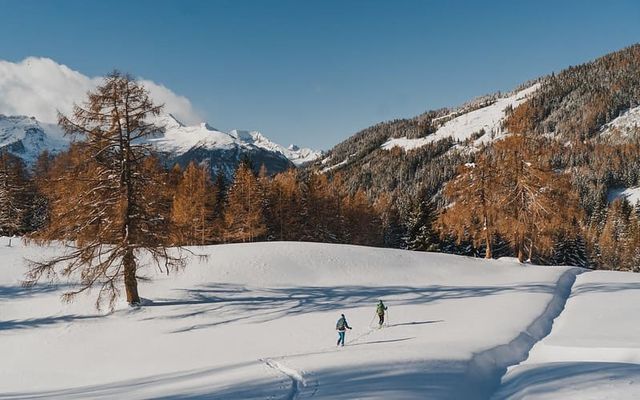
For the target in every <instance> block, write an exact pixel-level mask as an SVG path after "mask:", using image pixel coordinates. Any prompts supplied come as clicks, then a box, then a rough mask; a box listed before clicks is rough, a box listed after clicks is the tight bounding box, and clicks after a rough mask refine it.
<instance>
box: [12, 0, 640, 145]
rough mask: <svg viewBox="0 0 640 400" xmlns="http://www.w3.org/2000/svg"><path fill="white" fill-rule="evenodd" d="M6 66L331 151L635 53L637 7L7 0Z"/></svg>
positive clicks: (639, 26)
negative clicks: (395, 125) (180, 107)
mask: <svg viewBox="0 0 640 400" xmlns="http://www.w3.org/2000/svg"><path fill="white" fill-rule="evenodd" d="M0 15H1V23H0V59H3V60H9V61H14V62H16V61H20V60H22V59H24V58H25V57H28V56H41V57H50V58H52V59H54V60H55V61H57V62H59V63H62V64H65V65H67V66H69V67H70V68H72V69H75V70H78V71H80V72H82V73H83V74H86V75H89V76H97V75H102V74H105V73H107V72H109V71H110V70H112V69H113V68H118V69H120V70H123V71H127V72H130V73H132V74H134V75H136V76H141V77H144V78H146V79H151V80H153V81H155V82H158V83H162V84H164V85H166V86H167V87H168V88H170V89H172V90H173V91H175V92H176V93H178V94H181V95H184V96H186V97H188V98H189V99H190V100H191V101H192V103H193V105H194V106H195V107H196V109H197V110H198V111H199V113H200V114H201V115H202V116H203V117H204V118H205V119H207V120H208V121H209V122H210V123H211V124H212V125H213V126H216V127H217V128H219V129H223V130H228V129H233V128H239V129H258V130H261V131H262V132H263V133H264V134H265V135H267V136H268V137H270V138H272V139H273V140H275V141H277V142H279V143H282V144H285V145H286V144H289V143H297V144H299V145H303V146H310V147H314V148H322V149H328V148H330V147H331V146H332V145H334V144H336V143H338V142H340V141H341V140H343V139H345V138H347V137H348V136H350V135H352V134H353V133H355V132H356V131H358V130H360V129H362V128H365V127H367V126H369V125H372V124H374V123H377V122H380V121H383V120H388V119H393V118H401V117H411V116H414V115H417V114H419V113H421V112H423V111H426V110H428V109H435V108H440V107H443V106H455V105H458V104H460V103H463V102H465V101H467V100H469V99H471V98H473V97H475V96H479V95H482V94H485V93H489V92H494V91H497V90H510V89H512V88H513V87H514V86H516V85H518V84H520V83H522V82H524V81H526V80H528V79H531V78H535V77H537V76H539V75H543V74H547V73H550V72H552V71H558V70H560V69H562V68H564V67H567V66H569V65H575V64H579V63H582V62H585V61H588V60H590V59H593V58H595V57H598V56H600V55H602V54H605V53H607V52H610V51H613V50H617V49H620V48H623V47H625V46H628V45H631V44H633V43H636V42H640V2H638V1H607V2H605V1H599V2H596V1H577V0H576V1H526V2H525V1H513V0H512V1H439V2H436V1H427V0H424V1H408V0H407V1H266V0H265V1H259V0H256V1H242V0H233V1H231V0H229V1H226V0H225V1H223V0H220V1H215V0H212V1H188V0H182V1H161V0H153V1H151V0H138V1H101V2H98V1H64V0H60V1H31V0H16V1H13V0H0Z"/></svg>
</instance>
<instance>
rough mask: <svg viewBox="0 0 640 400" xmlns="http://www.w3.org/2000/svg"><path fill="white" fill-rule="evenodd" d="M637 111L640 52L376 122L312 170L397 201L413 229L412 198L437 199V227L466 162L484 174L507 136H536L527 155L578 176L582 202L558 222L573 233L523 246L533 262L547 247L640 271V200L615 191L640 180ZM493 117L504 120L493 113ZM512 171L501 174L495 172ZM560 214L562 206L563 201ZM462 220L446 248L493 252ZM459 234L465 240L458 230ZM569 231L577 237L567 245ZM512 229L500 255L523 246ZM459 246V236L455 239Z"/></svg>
mask: <svg viewBox="0 0 640 400" xmlns="http://www.w3.org/2000/svg"><path fill="white" fill-rule="evenodd" d="M527 88H529V89H527ZM519 94H522V95H521V96H519ZM510 96H511V97H510ZM510 98H511V99H513V100H512V101H511V103H509V101H508V100H509V99H510ZM504 104H506V106H504V107H503V108H501V109H495V108H496V107H497V106H500V107H502V105H504ZM639 104H640V45H634V46H631V47H629V48H626V49H623V50H621V51H618V52H615V53H612V54H609V55H606V56H604V57H602V58H599V59H597V60H594V61H592V62H588V63H586V64H583V65H580V66H575V67H569V68H568V69H566V70H563V71H561V72H559V73H557V74H552V75H549V76H545V77H541V78H539V79H537V80H535V81H530V82H527V83H524V84H522V85H521V86H519V87H518V88H516V89H515V90H514V91H513V92H511V93H507V94H502V93H496V94H493V95H489V96H483V97H481V98H478V99H476V100H474V101H471V102H469V103H468V104H465V105H463V106H461V107H459V108H453V109H441V110H437V111H429V112H426V113H424V114H422V115H420V116H417V117H415V118H410V119H402V120H394V121H389V122H384V123H380V124H377V125H375V126H372V127H370V128H367V129H365V130H363V131H361V132H359V133H357V134H355V135H354V136H352V137H351V138H349V139H347V140H345V141H344V142H342V143H340V144H338V145H337V146H336V147H334V148H333V149H332V150H331V151H329V152H328V154H327V155H326V158H325V159H324V160H322V162H318V163H316V165H315V168H316V170H317V171H322V172H323V173H325V174H328V175H329V176H331V175H333V174H337V173H339V174H340V175H341V179H342V180H343V181H344V183H345V185H346V187H347V188H348V189H349V190H351V191H355V190H358V189H364V190H366V191H367V194H368V195H369V196H370V198H372V199H375V198H378V197H379V196H390V197H391V198H392V199H393V200H392V202H391V204H392V205H393V206H395V209H396V210H397V212H398V213H399V219H400V221H401V222H400V225H402V226H405V227H406V226H407V225H409V224H408V221H409V220H410V219H411V217H410V214H411V212H409V211H408V209H407V207H406V204H407V202H408V201H407V200H406V198H410V199H411V198H412V199H415V198H416V196H417V197H424V199H423V201H427V202H433V203H435V205H434V208H437V211H435V212H434V217H433V218H431V219H434V218H435V216H437V215H441V214H442V210H444V209H445V207H447V205H448V204H449V203H448V201H449V200H451V196H450V197H449V199H447V197H446V196H444V190H443V189H444V188H445V185H446V184H447V183H448V182H453V181H452V180H453V178H454V177H456V176H459V175H461V174H463V172H464V168H465V167H464V166H465V165H467V166H468V165H474V166H475V165H476V164H477V163H478V161H479V160H480V159H481V158H484V157H486V156H487V155H488V154H493V153H494V149H493V148H494V147H495V145H496V144H497V143H499V142H501V141H502V138H504V137H506V136H508V135H513V134H517V135H523V136H526V137H527V138H528V139H527V141H528V143H529V144H528V146H529V147H531V148H530V149H529V150H531V149H532V148H533V147H535V148H536V149H537V150H536V151H535V153H536V155H535V158H536V160H538V161H540V163H539V166H540V167H543V168H544V169H548V170H550V171H554V173H556V174H557V177H560V176H563V177H564V176H566V177H568V178H569V181H570V182H569V185H570V186H568V189H567V190H568V192H569V193H570V194H572V195H575V196H576V197H577V201H578V202H579V214H578V215H576V216H575V219H576V220H575V221H574V222H572V225H573V226H572V227H567V226H566V224H567V221H562V222H561V221H556V222H555V223H557V224H562V225H564V226H557V227H555V228H554V227H547V228H550V229H551V231H550V232H546V233H545V235H544V236H545V237H544V238H543V237H538V239H540V240H539V241H538V242H539V244H538V245H532V244H531V243H528V244H525V247H527V248H528V250H529V251H530V255H531V256H532V257H533V258H534V261H535V258H536V257H535V253H536V252H535V251H531V250H532V249H531V247H541V248H540V249H539V250H540V251H539V252H538V253H539V255H538V261H541V262H542V261H545V262H557V263H565V262H566V263H573V264H580V265H589V266H592V267H602V268H614V269H618V268H621V269H634V270H635V269H637V268H638V267H637V265H638V264H639V262H640V259H638V256H637V255H635V253H636V250H635V249H636V247H637V245H638V241H637V240H638V239H637V237H638V236H639V235H640V232H638V215H637V210H636V209H635V208H634V207H633V206H635V204H624V203H625V199H619V200H616V199H615V198H613V197H612V196H610V193H611V191H612V190H613V189H616V188H632V187H635V186H638V185H639V184H640V180H639V173H638V171H639V167H640V144H639V140H638V135H637V133H639V132H640V130H638V125H639V124H638V119H637V118H635V115H636V113H635V111H637V107H638V105H639ZM492 107H493V108H494V110H491V108H492ZM496 111H500V112H501V115H498V116H496V115H493V116H492V114H491V113H492V112H493V113H494V114H495V112H496ZM492 118H493V119H492ZM621 131H622V132H624V133H623V134H621V133H620V132H621ZM506 150H507V151H508V149H506ZM541 160H544V161H541ZM530 163H531V162H529V164H530ZM543 164H544V165H543ZM461 168H462V169H461ZM491 168H502V167H501V166H500V165H499V164H498V165H497V166H496V165H494V166H493V167H491ZM467 169H468V168H467ZM508 172H510V171H507V170H494V171H492V173H494V174H497V175H501V174H502V175H505V174H506V175H509V174H508ZM500 179H503V178H500ZM503 180H504V179H503ZM470 185H471V184H470V183H469V182H468V183H467V185H466V186H465V185H460V187H458V190H459V191H460V193H464V191H465V190H468V189H469V187H470ZM490 185H491V186H488V187H487V191H488V192H499V185H500V183H499V182H491V183H490ZM452 186H453V185H452ZM540 189H541V190H543V188H542V187H541V188H540ZM453 197H456V196H453ZM493 201H494V204H495V205H496V210H495V213H496V218H498V219H503V218H501V216H504V215H505V214H506V213H505V212H504V211H505V204H506V203H508V202H509V200H508V199H505V198H500V197H499V196H498V198H494V199H493ZM612 201H613V202H612ZM413 203H414V204H415V203H420V201H413ZM555 206H557V207H561V208H562V207H564V204H563V203H562V202H559V203H558V204H556V205H555ZM414 212H415V211H414ZM427 219H429V218H427ZM403 221H404V222H403ZM457 223H458V224H459V225H460V226H459V227H456V229H453V228H451V229H446V228H443V227H442V226H440V235H436V236H438V238H437V241H439V242H440V243H439V246H438V247H440V249H441V250H445V251H452V252H457V253H465V254H486V245H487V244H486V242H482V241H477V240H476V239H474V237H476V236H477V235H476V234H475V233H474V232H473V230H474V229H473V228H472V226H473V225H474V222H473V221H471V220H466V221H458V222H457ZM434 227H435V226H434ZM459 229H462V232H464V234H463V235H457V234H455V231H459ZM477 229H480V230H485V229H486V227H485V226H480V227H479V228H477ZM567 231H572V232H573V233H571V234H570V235H569V236H570V239H567V238H566V235H567ZM503 233H504V232H498V231H496V232H494V233H493V234H492V237H491V240H490V242H491V243H493V244H494V245H495V246H496V248H498V249H500V251H506V252H507V254H512V255H516V254H515V253H516V252H517V250H516V248H517V247H518V246H516V245H515V243H510V244H511V246H504V244H505V243H504V235H503ZM405 236H406V232H405ZM536 236H540V234H537V235H536ZM454 238H457V239H458V240H454V243H451V239H454ZM430 240H431V241H436V239H434V238H431V239H430ZM540 242H548V243H545V244H544V245H542V244H541V243H540ZM456 243H457V244H456ZM405 245H406V242H405ZM493 254H494V255H495V253H493Z"/></svg>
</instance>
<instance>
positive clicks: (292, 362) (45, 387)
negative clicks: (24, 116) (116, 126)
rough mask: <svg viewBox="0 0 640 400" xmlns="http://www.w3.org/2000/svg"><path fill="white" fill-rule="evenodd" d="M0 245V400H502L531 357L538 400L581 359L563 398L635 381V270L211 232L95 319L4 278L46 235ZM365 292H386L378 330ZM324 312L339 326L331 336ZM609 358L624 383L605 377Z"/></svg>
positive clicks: (55, 292) (83, 306)
mask: <svg viewBox="0 0 640 400" xmlns="http://www.w3.org/2000/svg"><path fill="white" fill-rule="evenodd" d="M6 243H7V239H6V238H0V354H1V355H2V357H1V358H0V399H45V398H46V399H80V398H82V399H84V398H99V399H107V398H109V399H143V398H144V399H147V398H161V399H200V398H202V399H303V398H318V399H488V398H490V397H491V396H493V395H496V396H502V397H498V398H504V397H508V396H507V395H504V394H505V393H507V394H509V393H511V394H513V395H514V396H516V395H517V396H520V395H521V394H522V393H524V392H523V390H524V389H523V387H522V382H525V384H526V385H528V384H529V383H536V381H535V379H536V377H537V376H539V375H540V374H537V373H533V376H531V373H527V371H531V368H543V369H544V370H543V374H544V375H545V382H542V383H543V384H546V385H547V386H545V388H546V389H545V390H546V391H545V395H551V397H552V398H557V399H561V398H566V397H563V396H562V393H564V392H562V393H560V392H557V393H559V394H558V395H557V396H555V397H553V396H554V395H555V393H556V392H555V391H553V386H549V385H553V384H554V379H555V377H558V378H559V379H569V380H568V382H569V384H568V385H563V387H562V389H563V390H569V389H571V385H573V384H574V383H575V384H576V385H577V384H580V383H581V382H584V379H585V377H588V376H589V374H590V373H591V374H594V373H597V374H598V376H599V377H600V378H601V380H599V381H598V380H595V379H589V381H588V382H589V384H590V386H587V388H588V390H587V389H585V390H587V391H581V392H580V393H582V394H583V395H584V396H583V397H580V398H607V397H606V396H604V397H602V396H601V397H597V396H596V397H593V396H592V397H588V396H587V395H588V394H589V393H591V392H590V390H593V392H592V393H600V394H602V393H606V391H607V390H609V389H611V390H617V391H618V392H621V393H624V394H629V393H636V397H637V394H638V392H637V389H638V386H637V384H636V383H635V382H638V380H637V379H635V377H636V376H637V373H638V365H637V364H636V363H637V362H638V361H639V359H640V357H639V355H638V346H637V344H638V341H637V340H638V339H637V338H638V337H640V335H638V333H640V332H638V327H639V326H640V324H639V322H640V321H639V319H640V317H639V316H638V313H637V312H635V311H636V310H635V309H634V306H635V305H637V296H638V289H639V288H640V275H632V274H621V273H614V272H597V273H595V272H588V273H584V274H581V275H580V273H581V272H582V270H579V269H577V268H569V267H534V266H522V265H520V264H518V263H517V262H515V261H513V260H511V259H502V260H494V261H485V260H480V259H471V258H466V257H459V256H451V255H441V254H427V253H417V252H408V251H400V250H389V249H377V248H367V247H358V246H344V245H328V244H312V243H287V242H283V243H253V244H237V245H221V246H209V247H203V248H198V247H196V248H193V250H194V252H196V253H198V254H206V255H207V256H208V257H207V259H200V258H196V257H193V258H192V259H191V260H190V262H189V265H188V267H187V268H186V269H185V270H184V271H183V272H181V273H179V274H175V275H171V276H168V277H167V276H163V275H160V274H158V273H157V272H154V270H153V269H151V268H149V269H148V270H143V271H142V272H143V273H144V274H146V275H147V276H150V277H153V278H154V281H152V282H145V283H142V284H141V285H140V291H141V295H142V296H143V297H145V298H146V299H149V302H148V305H146V306H144V307H141V308H139V309H131V308H129V307H127V306H126V305H124V304H122V303H121V304H120V305H119V306H118V307H117V309H116V310H115V311H114V312H113V313H109V314H106V315H104V314H100V313H98V312H97V311H96V310H95V309H94V307H93V301H94V297H93V296H91V295H90V296H81V297H79V298H78V299H77V300H76V302H74V303H72V304H63V303H61V302H60V301H59V295H60V293H62V292H63V291H64V289H65V287H66V286H65V285H66V283H65V282H60V283H59V284H58V285H56V286H47V285H41V286H37V287H35V288H34V289H31V290H27V289H24V288H22V287H21V286H20V279H21V278H22V274H23V272H24V266H23V261H22V260H23V257H28V258H36V257H43V256H45V255H46V254H47V253H51V252H57V251H60V249H56V248H46V249H42V248H36V247H31V246H29V247H27V246H24V245H22V244H20V243H18V244H16V245H15V246H14V247H10V248H9V247H6ZM14 244H15V242H14ZM576 276H578V278H577V279H578V280H577V283H576V284H575V285H574V281H575V280H576ZM572 286H573V290H572ZM570 294H571V297H570V298H569V302H568V304H567V307H566V309H565V302H566V300H567V298H568V297H569V295H570ZM634 296H636V297H634ZM378 299H383V300H384V301H385V303H386V304H387V305H388V306H389V315H388V324H387V326H385V327H384V328H382V329H377V328H376V327H375V323H374V322H373V320H374V318H373V317H374V310H375V304H376V302H377V300H378ZM634 299H635V300H636V301H635V304H634V302H633V300H634ZM340 313H344V314H345V315H346V316H347V319H348V320H349V323H350V325H351V326H352V327H353V330H351V331H348V332H347V345H346V346H345V347H344V348H337V347H336V346H335V341H336V339H337V337H336V336H337V335H336V331H335V323H336V320H337V319H338V317H339V316H340ZM558 315H559V318H558V320H557V321H559V322H558V323H557V324H555V325H553V331H552V323H553V320H554V318H556V317H558ZM550 331H551V332H552V333H551V335H549V336H547V335H548V334H549V332H550ZM574 338H575V340H574ZM541 339H542V341H540V340H541ZM536 343H537V344H536ZM568 343H570V344H571V346H573V347H576V346H577V347H579V350H580V351H577V350H576V351H574V350H573V349H571V346H569V345H568ZM532 346H534V347H533V349H534V350H533V352H532V354H531V357H529V359H527V358H528V352H529V350H530V349H531V348H532ZM549 346H556V347H559V348H561V349H562V351H554V350H553V348H551V347H549ZM612 347H615V348H616V350H615V351H613V352H607V351H604V350H603V349H608V348H612ZM545 348H546V350H545ZM549 349H551V350H549ZM587 350H589V351H587ZM605 353H606V354H607V355H609V357H608V358H607V357H604V355H603V354H605ZM560 355H562V357H560ZM625 357H626V358H625ZM595 359H597V360H598V361H606V365H605V364H602V365H603V366H604V367H606V369H605V370H604V371H601V370H599V369H598V370H596V369H594V363H593V361H594V360H595ZM523 361H524V363H523V364H521V365H520V366H517V367H513V368H511V369H510V371H509V374H508V375H507V376H505V377H504V379H503V386H500V381H501V378H503V375H504V373H505V372H506V370H507V367H509V366H511V365H516V364H518V363H520V362H523ZM587 361H588V362H589V363H587ZM557 362H561V363H568V365H569V367H567V368H564V367H563V366H562V365H561V364H557ZM550 363H553V364H550ZM576 364H579V365H578V366H575V367H574V365H576ZM520 371H522V372H520ZM534 372H535V371H534ZM618 372H619V373H620V374H623V375H624V377H632V378H633V380H632V382H631V384H629V380H628V379H626V378H622V379H614V380H606V379H605V378H606V377H607V376H611V375H615V376H618V375H617V374H618ZM607 374H608V375H607ZM537 383H539V382H537ZM549 388H551V389H549ZM573 389H574V390H578V389H579V388H577V387H575V386H574V387H573ZM634 390H635V392H633V391H634ZM603 391H604V392H603ZM532 398H535V397H532ZM619 398H622V397H619ZM627 398H632V397H627Z"/></svg>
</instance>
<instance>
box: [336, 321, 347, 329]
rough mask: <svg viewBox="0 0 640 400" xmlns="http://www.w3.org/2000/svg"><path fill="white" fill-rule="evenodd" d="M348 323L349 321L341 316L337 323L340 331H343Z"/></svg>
mask: <svg viewBox="0 0 640 400" xmlns="http://www.w3.org/2000/svg"><path fill="white" fill-rule="evenodd" d="M346 325H347V321H345V320H344V318H340V319H339V320H338V323H337V324H336V329H337V330H339V331H343V330H344V328H345V326H346Z"/></svg>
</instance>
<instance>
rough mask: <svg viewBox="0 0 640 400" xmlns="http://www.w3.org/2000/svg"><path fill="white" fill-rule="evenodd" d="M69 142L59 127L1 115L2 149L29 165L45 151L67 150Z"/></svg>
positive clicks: (29, 119) (0, 145)
mask: <svg viewBox="0 0 640 400" xmlns="http://www.w3.org/2000/svg"><path fill="white" fill-rule="evenodd" d="M69 140H70V139H69V138H68V137H65V136H64V134H63V132H62V131H61V130H60V128H59V127H58V126H57V125H53V124H46V123H42V122H38V121H37V120H36V119H35V118H32V117H31V118H30V117H24V116H5V115H2V114H0V149H7V150H8V151H9V152H10V153H12V154H14V155H16V156H18V157H20V158H21V159H22V160H24V161H25V163H27V164H28V165H32V164H33V163H34V162H35V161H36V159H37V158H38V155H39V154H40V153H42V152H43V151H45V150H47V151H49V152H51V153H58V152H60V151H63V150H65V149H66V148H67V147H68V146H69Z"/></svg>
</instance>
